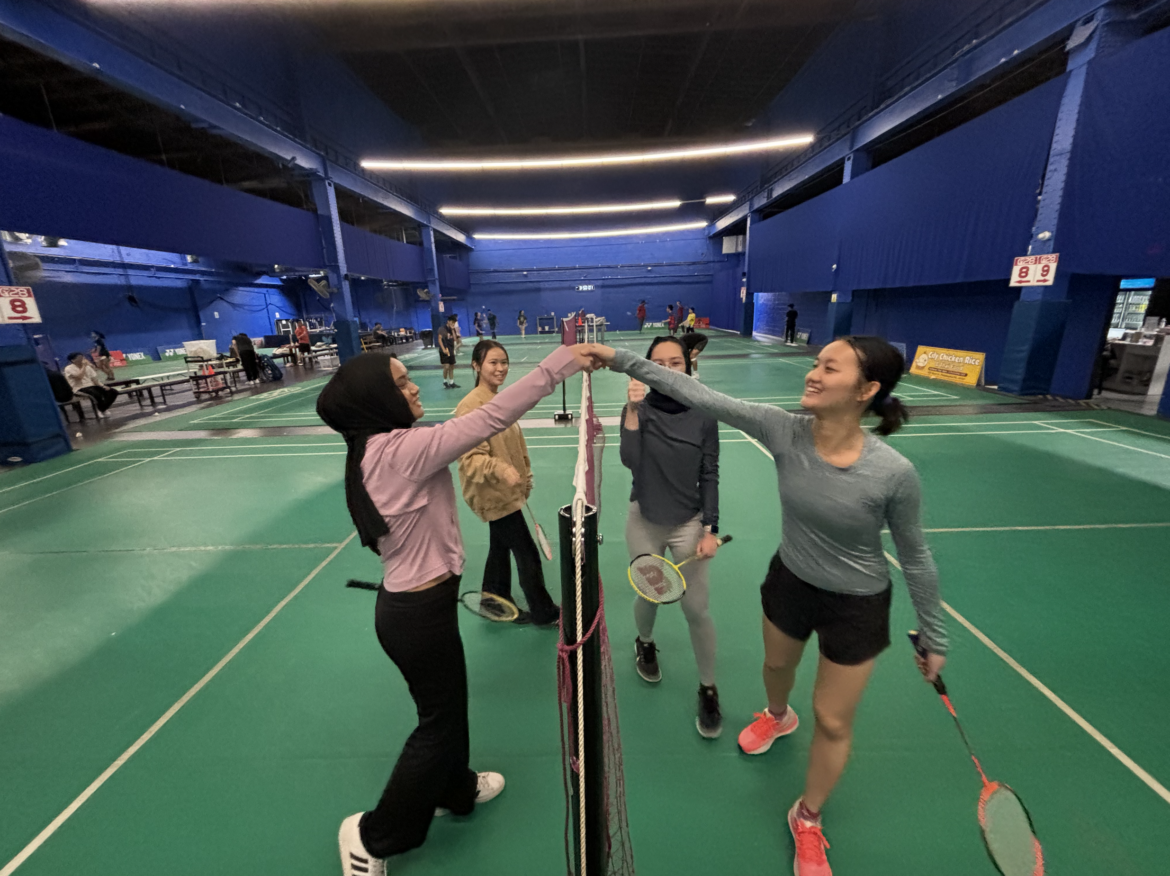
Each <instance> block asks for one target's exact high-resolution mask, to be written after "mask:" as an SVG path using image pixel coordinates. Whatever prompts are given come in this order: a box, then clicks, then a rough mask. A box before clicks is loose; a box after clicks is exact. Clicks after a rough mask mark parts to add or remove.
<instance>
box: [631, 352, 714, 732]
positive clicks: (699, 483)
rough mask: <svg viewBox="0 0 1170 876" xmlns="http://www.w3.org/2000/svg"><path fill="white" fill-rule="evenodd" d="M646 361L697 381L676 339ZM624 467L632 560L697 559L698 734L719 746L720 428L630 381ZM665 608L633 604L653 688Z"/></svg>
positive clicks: (692, 607)
mask: <svg viewBox="0 0 1170 876" xmlns="http://www.w3.org/2000/svg"><path fill="white" fill-rule="evenodd" d="M646 358H647V359H649V360H650V361H651V362H653V363H655V364H656V365H659V366H661V367H663V368H669V369H670V370H672V371H675V372H679V373H682V374H689V373H690V364H691V363H690V361H689V358H688V357H687V353H686V348H685V347H684V346H683V344H682V343H681V342H680V341H678V340H676V339H675V338H655V339H654V343H652V344H651V345H650V352H648V353H647V354H646ZM621 426H622V432H621V435H622V445H621V451H622V465H624V466H625V467H626V468H628V469H629V470H630V472H631V474H633V476H634V487H633V491H632V493H631V495H630V512H629V516H628V517H627V518H626V544H627V546H628V547H629V550H630V559H631V560H632V559H633V558H634V557H637V556H639V555H641V554H657V555H658V556H665V555H666V549H667V548H668V547H669V548H670V552H671V555H672V556H673V558H674V561H675V562H676V563H681V562H682V561H683V560H685V559H689V558H690V557H692V556H695V555H696V554H697V555H698V556H699V557H700V559H698V560H696V561H695V562H694V563H692V564H690V565H688V566H687V573H686V577H687V589H686V593H685V594H684V595H683V598H682V610H683V614H684V615H685V616H686V619H687V624H688V625H689V627H690V632H691V647H692V648H693V649H694V652H695V662H696V663H697V664H698V669H699V708H698V717H697V718H696V719H695V726H696V727H697V728H698V730H699V734H700V735H702V736H704V737H706V738H707V739H714V738H716V737H717V736H719V734H720V733H721V732H722V731H723V718H722V715H721V714H720V711H719V693H718V691H717V690H716V688H715V622H714V621H713V620H711V613H710V611H709V610H708V603H709V599H708V582H707V575H708V569H707V566H708V561H709V559H710V557H713V556H715V552H716V551H717V550H718V549H719V543H718V541H717V539H716V533H718V532H719V423H718V422H716V421H715V420H714V419H712V418H711V417H708V416H706V415H705V414H702V413H700V412H699V411H696V410H693V409H691V408H688V407H687V406H686V405H684V404H681V403H680V402H677V401H675V400H674V399H672V398H670V397H668V396H666V395H663V394H662V393H660V392H658V391H657V390H651V391H650V393H649V394H647V393H646V387H645V386H644V385H643V384H641V383H639V382H638V381H636V380H632V381H630V388H629V404H627V405H626V407H625V408H623V410H622V416H621ZM657 614H658V606H657V605H656V604H655V603H653V602H650V601H648V600H646V599H637V600H635V601H634V621H635V623H636V624H637V627H638V638H637V639H635V641H634V656H635V666H636V668H637V670H638V674H639V675H640V676H642V678H643V679H645V680H646V681H648V682H651V683H657V682H659V681H661V680H662V672H661V670H660V669H659V666H658V650H657V646H656V645H655V644H654V621H655V619H656V617H657Z"/></svg>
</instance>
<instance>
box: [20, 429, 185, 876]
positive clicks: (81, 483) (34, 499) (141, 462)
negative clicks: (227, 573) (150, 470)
mask: <svg viewBox="0 0 1170 876" xmlns="http://www.w3.org/2000/svg"><path fill="white" fill-rule="evenodd" d="M174 452H175V451H174V450H168V451H167V452H166V453H164V454H163V455H162V456H152V457H150V458H149V459H142V460H139V461H138V462H132V463H130V465H128V466H126V467H125V468H120V469H118V470H117V471H108V472H106V473H105V474H104V475H98V476H97V477H95V478H88V479H86V480H84V481H78V482H77V483H75V484H70V485H69V486H67V487H62V488H61V489H59V490H54V491H53V492H51V493H45V494H44V495H42V496H33V497H32V498H31V499H27V500H26V501H24V502H21V503H19V504H17V505H9V506H8V507H7V508H0V514H3V513H4V512H5V511H15V510H16V509H17V508H23V507H24V506H25V505H31V504H32V503H33V502H37V501H39V500H41V499H48V498H49V497H50V496H56V495H57V494H58V493H64V492H66V491H67V490H72V489H73V488H74V487H81V486H84V485H85V484H92V483H93V482H94V481H100V480H101V479H102V478H108V477H112V476H113V475H116V474H121V473H122V472H124V471H126V470H127V469H131V468H136V467H137V466H140V465H145V464H146V463H148V462H154V461H155V460H158V459H163V458H165V457H167V456H170V455H171V454H172V453H174ZM0 876H3V874H0Z"/></svg>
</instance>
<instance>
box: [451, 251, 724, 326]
mask: <svg viewBox="0 0 1170 876" xmlns="http://www.w3.org/2000/svg"><path fill="white" fill-rule="evenodd" d="M721 247H722V242H721V241H720V240H718V239H716V240H713V241H712V240H708V239H707V237H706V234H705V232H704V230H703V229H696V230H694V231H689V232H674V233H668V234H661V235H652V236H647V237H622V238H615V239H606V238H601V239H592V240H591V239H584V240H570V241H490V240H484V241H477V243H476V248H475V249H474V250H473V251H472V252H471V255H470V257H469V259H470V265H469V267H470V272H471V288H470V291H469V292H467V293H466V294H465V295H457V296H456V297H457V298H458V300H457V301H454V302H450V303H447V302H445V304H446V306H447V307H448V308H449V309H453V310H454V311H455V312H456V313H458V314H459V316H460V319H461V322H460V325H462V326H463V330H464V334H465V335H466V334H467V327H468V325H469V322H468V321H467V318H469V317H470V315H471V313H472V312H474V311H476V310H482V309H483V308H484V307H490V308H492V310H493V311H494V312H495V314H496V315H497V316H498V317H499V318H500V331H501V332H505V333H508V334H518V333H519V329H517V328H516V314H517V311H519V310H520V309H521V308H522V309H523V310H524V311H525V313H526V314H527V316H528V330H529V331H530V332H532V331H535V330H536V317H537V315H544V314H548V313H557V314H559V315H560V316H564V315H565V314H567V313H570V312H574V311H577V310H579V309H580V308H585V310H586V311H587V312H592V313H597V314H599V315H603V316H605V317H606V318H607V319H608V320H609V328H610V329H611V330H619V329H620V330H625V331H628V330H630V329H635V328H637V325H638V324H637V319H636V317H635V316H634V313H635V310H636V309H637V306H638V302H639V301H640V300H642V299H646V309H647V318H648V320H649V321H652V322H660V321H662V320H665V319H666V305H667V304H673V303H675V302H676V301H681V302H682V303H683V305H684V306H688V307H694V308H695V312H696V314H697V315H698V316H706V317H708V318H713V320H714V318H716V317H717V318H719V319H723V318H725V317H726V315H727V312H728V311H727V307H726V304H724V303H720V304H716V302H715V278H716V274H717V273H726V272H727V270H728V269H729V266H730V269H731V270H732V271H735V272H736V273H737V274H738V271H739V270H740V268H739V264H740V262H741V261H742V258H741V257H740V256H738V255H735V254H728V255H724V254H723V252H722V249H721ZM722 285H723V286H726V280H725V279H724V281H722ZM577 286H593V287H594V288H593V289H591V290H587V291H582V292H578V291H576V287H577ZM736 297H737V298H738V292H737V293H736ZM712 324H713V325H715V326H717V327H721V328H735V329H737V328H738V326H737V325H735V324H730V325H723V326H720V325H719V323H718V322H715V321H713V323H712Z"/></svg>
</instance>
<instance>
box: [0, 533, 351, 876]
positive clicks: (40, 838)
mask: <svg viewBox="0 0 1170 876" xmlns="http://www.w3.org/2000/svg"><path fill="white" fill-rule="evenodd" d="M355 535H357V533H356V532H351V533H350V535H349V538H347V539H346V540H345V541H343V542H342V543H341V544H339V545H338V546H337V547H336V548H334V549H333V553H331V554H330V555H329V556H327V557H326V558H325V559H323V560H322V561H321V562H320V563H319V564H318V565H317V568H315V569H314V570H313V571H312V572H310V573H309V574H308V575H307V576H306V577H305V579H304V580H303V581H301V583H300V584H298V585H297V586H296V587H294V588H293V589H292V591H291V592H290V593H289V594H288V595H287V596H286V597H284V599H282V600H280V602H278V603H277V604H276V607H275V608H273V609H272V611H270V612H268V614H267V615H266V616H265V618H264V620H262V621H260V623H258V624H256V626H254V627H253V628H252V630H251V632H249V633H248V634H247V635H246V636H244V638H242V639H240V641H239V642H237V643H236V646H235V647H234V648H232V649H231V650H230V651H228V652H227V654H225V655H224V656H223V657H222V658H221V659H220V661H219V662H218V663H216V664H215V666H213V667H212V668H211V669H210V670H209V671H208V672H207V674H206V675H204V676H203V677H202V678H201V679H199V681H197V682H195V684H194V686H193V687H192V688H191V689H190V690H189V691H187V692H186V693H185V694H183V695H182V696H181V697H180V698H179V699H178V701H177V702H176V703H175V704H174V705H173V706H171V707H170V708H169V709H167V710H166V711H165V712H163V715H162V717H161V718H159V719H158V720H157V721H155V722H154V723H153V724H151V725H150V728H149V729H148V730H147V731H146V732H145V733H143V734H142V735H141V736H139V737H138V739H137V740H136V741H135V742H134V744H133V745H131V746H130V747H129V748H127V749H126V750H125V751H124V752H122V754H121V755H120V756H119V757H118V759H117V760H115V761H114V762H113V763H112V764H110V765H109V766H108V767H106V769H105V771H104V772H103V773H102V774H101V775H100V776H98V777H97V778H96V779H94V780H93V781H92V782H91V783H90V785H89V787H88V788H86V789H85V790H84V791H82V792H81V793H80V794H79V795H78V796H77V799H75V800H74V801H73V802H72V803H70V804H69V805H68V806H66V807H65V809H64V811H62V812H61V814H60V815H58V816H57V817H56V818H54V819H53V820H52V821H50V822H49V824H48V826H47V827H46V828H45V829H44V830H42V831H41V832H40V833H38V834H37V835H36V836H35V837H34V838H33V840H32V842H30V843H29V844H28V845H27V846H25V847H24V848H23V849H21V850H20V853H19V854H18V855H17V856H16V857H15V858H13V859H12V860H11V861H9V862H8V863H7V864H5V865H4V869H3V870H0V876H12V874H13V873H15V872H16V868H17V867H19V866H20V865H21V864H23V863H24V862H25V861H27V860H28V859H29V857H31V856H32V854H33V852H35V851H36V850H37V849H39V848H40V847H41V846H43V845H44V844H45V842H46V841H47V840H48V839H49V838H50V837H51V836H52V835H53V834H55V833H56V832H57V831H58V830H59V829H60V828H61V825H63V824H64V823H65V822H66V821H68V820H69V819H70V818H71V817H72V816H73V813H75V812H76V811H77V810H78V809H80V808H81V807H82V806H83V805H84V804H85V801H86V800H88V799H89V798H90V797H92V796H93V795H94V794H95V793H97V790H98V789H99V788H100V787H101V786H102V785H104V784H105V783H106V782H107V781H108V780H109V779H110V777H111V776H112V775H114V773H116V772H117V771H118V770H120V769H121V768H122V767H123V766H125V765H126V762H127V761H128V760H130V758H132V757H133V756H134V755H135V754H137V753H138V750H139V749H140V748H142V746H144V745H145V744H146V743H147V742H149V741H150V739H151V737H153V736H154V734H156V733H158V731H159V730H161V729H162V728H163V726H164V725H166V723H167V722H168V721H170V720H171V718H173V717H175V714H176V713H177V712H178V711H179V709H181V708H183V706H185V705H187V703H188V702H190V701H191V699H192V698H193V697H194V696H195V694H197V693H199V691H201V690H203V688H204V687H206V686H207V683H208V682H209V681H211V679H213V678H215V676H217V675H219V672H220V670H221V669H223V668H224V667H225V666H227V665H228V663H230V662H231V661H232V659H233V658H235V656H236V655H237V654H239V653H240V651H242V650H243V649H244V646H245V645H247V644H248V643H249V642H251V641H252V639H254V638H255V637H256V636H257V634H258V633H259V632H260V631H261V630H262V629H264V628H265V627H266V626H268V623H269V621H271V620H272V619H273V618H274V617H276V616H277V615H278V614H279V613H280V611H281V609H283V608H284V607H285V606H286V605H288V604H289V602H291V601H292V599H293V597H294V596H296V595H297V594H298V593H300V592H301V591H302V590H303V589H304V588H305V585H307V584H308V583H309V582H310V581H312V580H313V579H314V578H316V577H317V573H319V572H320V571H321V570H322V569H324V568H325V567H326V566H327V565H329V563H330V562H332V560H333V558H334V557H336V556H337V555H338V554H339V553H341V549H342V548H344V547H345V546H346V545H347V544H349V543H350V542H351V541H353V538H354V536H355Z"/></svg>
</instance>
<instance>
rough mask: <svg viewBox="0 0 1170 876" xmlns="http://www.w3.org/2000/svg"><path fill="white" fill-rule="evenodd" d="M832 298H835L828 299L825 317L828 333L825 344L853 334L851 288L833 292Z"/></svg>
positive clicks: (810, 340)
mask: <svg viewBox="0 0 1170 876" xmlns="http://www.w3.org/2000/svg"><path fill="white" fill-rule="evenodd" d="M833 298H834V299H836V300H830V301H829V311H828V314H827V316H826V317H825V332H826V333H827V335H828V337H826V338H825V343H826V344H827V343H829V342H830V341H835V340H836V339H837V338H842V337H844V336H845V335H851V334H853V290H852V289H847V290H845V291H843V292H834V293H833ZM809 343H812V338H809Z"/></svg>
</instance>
